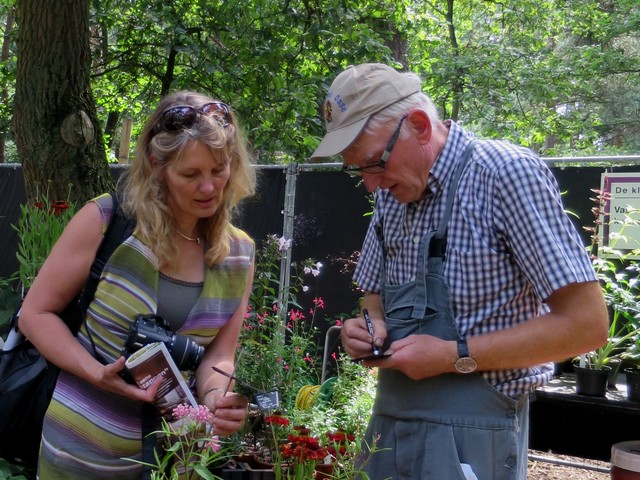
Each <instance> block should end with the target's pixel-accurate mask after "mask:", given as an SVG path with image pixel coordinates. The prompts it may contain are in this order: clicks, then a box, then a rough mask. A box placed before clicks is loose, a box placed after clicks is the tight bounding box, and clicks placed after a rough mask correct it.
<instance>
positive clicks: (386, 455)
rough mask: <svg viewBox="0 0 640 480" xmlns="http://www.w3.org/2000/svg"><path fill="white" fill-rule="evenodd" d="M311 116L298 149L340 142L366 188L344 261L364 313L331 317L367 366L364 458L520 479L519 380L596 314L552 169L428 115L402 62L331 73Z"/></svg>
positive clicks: (535, 383)
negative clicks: (353, 249)
mask: <svg viewBox="0 0 640 480" xmlns="http://www.w3.org/2000/svg"><path fill="white" fill-rule="evenodd" d="M325 120H326V128H327V133H326V135H325V137H324V138H323V140H322V142H321V143H320V145H319V146H318V148H317V150H316V151H315V152H314V154H313V156H312V158H318V157H327V156H332V155H337V154H342V157H343V159H344V166H343V169H344V170H345V171H346V172H347V173H351V174H358V175H362V179H363V182H364V185H365V187H366V188H367V190H368V191H370V192H375V209H374V214H373V217H372V220H371V224H370V226H369V229H368V232H367V234H366V237H365V240H364V245H363V248H362V253H361V256H360V260H359V262H358V266H357V269H356V272H355V274H354V279H355V280H356V282H357V283H358V285H359V286H360V288H362V289H363V290H364V291H365V296H364V300H363V307H364V309H365V310H366V311H367V312H368V316H370V320H371V321H370V324H369V326H367V322H365V319H364V318H355V319H349V320H347V321H346V322H345V323H344V326H343V329H342V341H343V345H344V349H345V350H346V352H347V353H348V354H350V355H351V356H353V357H355V358H363V357H366V358H367V359H366V360H365V364H367V365H370V366H378V367H380V372H379V384H378V390H377V394H376V402H375V406H374V411H373V414H372V417H371V420H370V422H369V428H368V431H367V442H368V444H369V445H370V446H371V445H372V442H373V441H374V440H375V441H376V442H377V443H376V446H377V447H378V448H382V449H384V450H383V451H378V452H376V453H374V454H373V455H371V457H370V458H369V459H368V461H367V463H366V464H365V469H366V471H367V472H368V474H369V476H370V477H371V478H372V479H383V478H393V479H394V480H397V479H412V480H416V479H420V480H425V479H426V480H459V479H476V478H477V479H480V480H507V479H508V480H515V479H524V478H526V467H527V465H526V464H527V437H528V395H529V394H530V393H531V392H532V391H533V390H534V389H535V388H536V387H539V386H541V385H543V384H545V383H546V382H547V381H548V380H549V379H550V378H551V376H552V372H553V368H552V364H551V363H550V362H552V361H556V360H563V359H566V358H569V357H572V356H575V355H578V354H580V353H583V352H586V351H588V350H591V349H593V348H596V347H598V346H600V345H602V344H603V343H604V342H605V340H606V334H607V325H608V317H607V311H606V306H605V302H604V298H603V295H602V291H601V289H600V286H599V284H598V283H597V281H596V277H595V273H594V271H593V268H592V265H591V262H590V260H589V258H588V256H587V254H586V252H585V249H584V247H583V245H582V244H581V240H580V237H579V235H578V233H577V232H576V230H575V228H574V227H573V225H572V224H571V222H570V220H569V219H568V217H567V215H566V214H565V212H564V210H563V206H562V202H561V199H560V194H559V192H558V188H557V184H556V182H555V180H554V178H553V176H552V174H551V172H550V171H549V169H548V168H547V167H546V165H545V164H544V163H543V162H542V161H541V160H540V159H539V158H538V157H537V156H536V155H535V154H534V153H533V152H531V151H530V150H528V149H524V148H521V147H518V146H515V145H512V144H509V143H506V142H501V141H491V140H487V141H479V140H477V139H476V138H475V137H474V136H473V135H472V134H471V133H470V132H468V131H466V130H464V129H463V128H462V127H460V126H459V125H458V124H456V123H455V122H453V121H441V120H439V118H438V114H437V112H436V109H435V107H434V105H433V103H432V101H431V100H430V99H429V97H428V96H427V95H425V94H423V93H422V91H421V82H420V79H419V78H418V77H417V76H416V75H414V74H412V73H399V72H397V71H395V70H394V69H392V68H390V67H388V66H385V65H381V64H363V65H358V66H351V67H349V68H347V69H346V70H345V71H343V72H342V73H341V74H340V75H338V77H337V78H336V79H335V80H334V82H333V84H332V85H331V87H330V89H329V92H328V95H327V100H326V103H325ZM365 316H366V315H365ZM368 327H370V328H368ZM370 332H372V333H370ZM372 347H373V350H380V351H381V352H382V353H383V356H379V357H377V358H376V357H373V359H372V357H371V354H372Z"/></svg>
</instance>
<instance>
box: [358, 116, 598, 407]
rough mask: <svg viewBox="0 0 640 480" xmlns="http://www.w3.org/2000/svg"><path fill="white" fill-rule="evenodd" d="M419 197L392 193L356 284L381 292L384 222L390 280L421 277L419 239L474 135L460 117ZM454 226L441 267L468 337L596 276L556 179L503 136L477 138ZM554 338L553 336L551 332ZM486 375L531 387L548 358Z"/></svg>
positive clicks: (544, 374) (526, 314) (513, 320)
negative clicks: (408, 199)
mask: <svg viewBox="0 0 640 480" xmlns="http://www.w3.org/2000/svg"><path fill="white" fill-rule="evenodd" d="M447 124H448V125H449V126H450V131H449V136H448V139H447V142H446V144H445V146H444V149H443V150H442V152H441V153H440V155H439V156H438V158H437V160H436V162H435V164H434V165H433V167H432V169H431V171H430V174H429V180H428V188H429V191H430V193H429V194H428V195H427V196H426V197H425V198H424V199H423V200H421V201H419V202H414V203H409V204H400V203H398V202H397V201H396V200H395V199H394V198H393V196H392V195H391V194H390V193H389V192H388V191H386V190H377V191H376V193H375V197H376V199H375V210H374V214H373V217H372V220H371V224H370V225H369V229H368V231H367V234H366V237H365V240H364V245H363V248H362V253H361V256H360V260H359V262H358V266H357V268H356V271H355V273H354V280H355V281H356V283H357V284H358V286H359V287H360V288H362V289H363V290H364V291H368V292H373V293H378V292H379V291H380V264H381V258H382V257H381V248H380V243H379V240H378V237H377V235H376V233H375V231H376V228H380V225H382V228H383V238H384V241H385V246H386V248H387V251H388V253H387V255H388V257H387V263H386V267H387V275H388V282H389V283H390V284H392V285H400V284H403V283H406V282H409V281H412V280H414V279H415V272H416V265H417V262H418V261H419V259H418V258H417V257H418V247H419V245H420V238H421V237H422V236H423V235H425V234H426V233H427V232H429V231H432V230H436V229H437V227H438V225H439V222H440V219H441V218H442V215H443V213H444V204H445V199H446V197H447V194H448V191H449V183H450V179H451V175H452V173H453V170H454V167H455V165H456V163H457V162H458V161H459V160H460V158H461V156H462V152H463V151H464V149H465V147H466V146H467V145H468V143H469V142H470V140H471V139H472V134H471V133H469V132H467V131H465V130H464V129H462V128H461V127H460V126H458V125H457V124H456V123H455V122H447ZM456 197H457V198H456V200H455V203H454V206H453V212H452V215H451V218H450V220H449V224H448V231H447V251H446V257H445V258H446V262H445V268H444V275H445V279H446V281H447V282H448V284H449V288H450V294H451V302H452V306H453V312H454V315H455V321H456V325H457V328H458V331H459V332H460V334H461V335H462V336H463V337H468V336H474V335H481V334H483V333H488V332H492V331H495V330H500V329H505V328H509V327H513V326H515V325H518V324H520V323H523V322H525V321H527V320H528V319H530V318H531V317H534V316H538V315H540V314H543V313H545V312H547V311H548V309H547V306H546V305H545V304H544V303H543V301H544V299H546V298H547V297H548V296H549V295H551V293H552V292H554V291H555V290H557V289H559V288H561V287H563V286H566V285H568V284H570V283H573V282H585V281H593V280H596V276H595V273H594V270H593V267H592V265H591V262H590V259H589V256H588V255H587V252H586V249H585V248H584V245H583V243H582V240H581V238H580V236H579V234H578V232H577V231H576V229H575V227H574V225H573V224H572V223H571V221H570V220H569V217H568V216H567V214H566V213H565V211H564V208H563V205H562V201H561V198H560V193H559V190H558V185H557V182H556V180H555V178H554V177H553V174H552V173H551V171H550V170H549V168H548V167H547V165H546V164H545V163H544V162H543V161H542V160H541V159H540V158H539V157H538V156H537V155H535V154H534V153H533V152H532V151H531V150H528V149H525V148H521V147H518V146H515V145H512V144H510V143H507V142H502V141H493V140H487V141H479V142H477V143H476V148H475V151H474V153H473V156H472V157H471V159H470V160H469V164H468V165H467V166H466V168H465V170H464V172H463V173H462V177H461V178H460V183H459V186H458V190H457V192H456ZM549 334H550V335H552V334H553V332H549ZM483 374H484V376H485V378H486V379H487V380H488V381H489V382H490V383H491V384H493V385H494V386H495V387H496V388H497V389H498V390H500V391H501V392H503V393H505V394H506V395H510V396H515V395H518V394H522V393H529V392H531V391H533V390H534V389H535V388H536V387H538V386H541V385H544V384H545V383H546V382H548V381H549V380H550V378H551V376H552V374H553V365H552V364H543V365H538V366H535V367H532V368H526V369H518V370H503V371H491V372H484V373H483Z"/></svg>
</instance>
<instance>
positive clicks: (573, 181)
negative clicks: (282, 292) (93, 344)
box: [0, 164, 640, 316]
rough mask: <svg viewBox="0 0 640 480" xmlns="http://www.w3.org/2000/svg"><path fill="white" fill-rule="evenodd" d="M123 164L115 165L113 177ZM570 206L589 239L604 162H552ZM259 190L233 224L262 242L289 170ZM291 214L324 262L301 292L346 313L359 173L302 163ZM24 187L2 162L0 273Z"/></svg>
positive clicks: (298, 233) (301, 250)
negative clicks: (347, 260) (584, 164)
mask: <svg viewBox="0 0 640 480" xmlns="http://www.w3.org/2000/svg"><path fill="white" fill-rule="evenodd" d="M615 170H616V171H638V170H640V167H621V168H616V169H615ZM122 171H123V169H122V167H114V168H113V169H112V172H113V175H114V178H117V177H118V176H119V175H120V173H121V172H122ZM553 171H554V174H555V175H556V177H557V179H558V183H559V184H560V188H561V190H562V191H563V192H566V193H565V195H564V196H563V199H564V203H565V207H566V208H567V209H568V210H570V211H572V212H574V213H576V214H577V215H578V217H579V218H578V219H574V222H575V223H576V226H577V227H578V228H579V230H580V232H581V233H582V235H583V238H584V241H585V243H586V242H588V241H589V234H588V233H586V232H585V231H584V229H583V226H585V225H587V226H590V225H592V224H593V216H592V213H591V208H592V207H593V205H594V203H593V202H592V201H590V200H589V199H590V198H593V197H594V196H595V194H594V193H593V192H592V191H591V190H592V189H597V188H600V176H601V174H602V172H603V171H604V168H603V167H579V168H577V167H567V168H557V167H554V168H553ZM258 178H259V188H258V193H257V195H256V196H255V197H254V198H252V199H250V200H249V201H247V202H246V203H245V204H244V205H243V207H242V208H241V211H240V215H239V218H238V219H237V221H236V224H237V225H238V226H240V227H241V228H243V229H244V230H246V231H247V232H248V233H249V234H250V235H251V236H252V237H253V238H254V239H255V240H256V243H257V244H258V246H259V245H260V242H262V240H263V239H265V238H266V236H267V235H268V234H276V235H278V236H281V235H282V231H283V218H284V217H283V208H284V198H285V187H286V170H285V169H273V168H269V169H262V168H261V169H259V177H258ZM295 198H296V200H295V217H294V243H293V251H292V257H293V260H294V261H296V260H303V259H306V258H314V259H316V260H317V261H320V262H322V263H323V265H324V266H323V268H322V270H321V273H320V275H319V276H318V277H315V278H310V279H309V281H308V282H307V285H308V286H309V291H308V292H307V293H306V294H305V295H304V296H303V297H302V299H301V300H302V303H303V305H305V304H307V305H310V301H311V300H312V299H313V298H315V297H322V298H323V299H324V300H325V310H324V314H325V316H335V315H338V314H343V313H344V314H347V313H350V312H351V311H353V310H354V308H356V306H357V299H358V295H357V293H356V292H355V291H354V290H353V288H352V285H351V275H350V273H343V272H341V270H342V269H343V267H344V262H342V261H340V260H339V259H341V258H348V257H349V256H350V255H351V254H352V253H353V252H354V251H358V250H359V249H360V247H361V243H362V239H363V236H364V233H365V231H366V227H367V224H368V219H369V217H367V216H366V213H367V212H368V211H369V210H370V208H371V206H370V204H369V201H368V197H367V194H366V191H365V189H364V187H363V186H362V185H358V180H357V179H353V178H350V177H348V176H347V175H344V174H343V173H342V172H340V171H337V170H332V171H318V170H301V171H300V172H299V174H298V176H297V186H296V197H295ZM24 199H25V191H24V185H23V178H22V170H21V167H20V166H19V165H7V164H5V165H1V164H0V232H1V234H0V277H7V276H9V275H11V274H12V273H13V272H15V271H16V270H17V268H18V263H17V260H16V258H15V252H16V249H17V241H18V239H17V236H16V232H15V231H14V230H13V228H12V227H11V225H12V224H15V223H16V222H17V219H18V218H19V215H20V204H21V203H22V202H24Z"/></svg>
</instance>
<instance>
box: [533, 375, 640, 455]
mask: <svg viewBox="0 0 640 480" xmlns="http://www.w3.org/2000/svg"><path fill="white" fill-rule="evenodd" d="M530 415H531V417H530V419H531V422H530V431H529V447H530V448H531V449H534V450H541V451H549V450H550V451H553V452H555V453H560V454H565V455H573V456H577V457H583V458H592V459H597V460H604V461H608V460H609V459H610V456H611V446H612V445H613V444H614V443H617V442H622V441H626V440H639V439H640V402H630V401H628V400H627V391H626V381H625V378H624V374H623V373H620V374H619V375H618V381H617V386H616V390H609V391H607V396H606V398H604V397H589V396H585V395H578V394H576V388H575V376H574V375H573V374H572V373H567V374H563V375H562V376H561V377H559V378H554V379H553V380H552V381H551V382H550V384H549V385H547V386H546V387H544V388H541V389H539V390H537V391H536V393H535V394H534V396H533V397H532V401H531V412H530Z"/></svg>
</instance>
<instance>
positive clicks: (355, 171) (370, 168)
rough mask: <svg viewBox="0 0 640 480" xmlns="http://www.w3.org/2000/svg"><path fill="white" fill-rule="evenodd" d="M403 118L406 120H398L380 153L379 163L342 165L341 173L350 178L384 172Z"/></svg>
mask: <svg viewBox="0 0 640 480" xmlns="http://www.w3.org/2000/svg"><path fill="white" fill-rule="evenodd" d="M405 118H407V116H406V115H405V116H404V117H402V118H401V119H400V122H398V126H397V127H396V130H395V131H394V132H393V135H391V140H389V143H387V146H386V148H385V149H384V152H382V156H381V157H380V161H378V162H377V163H374V164H373V165H366V166H364V167H354V166H353V165H343V166H342V171H343V172H344V173H346V174H348V175H351V176H352V177H359V176H360V175H362V174H363V173H371V174H374V175H375V174H377V173H382V172H384V171H385V169H386V168H387V161H388V160H389V157H390V156H391V152H393V147H395V146H396V141H397V140H398V136H399V135H400V129H401V128H402V122H404V119H405Z"/></svg>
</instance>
